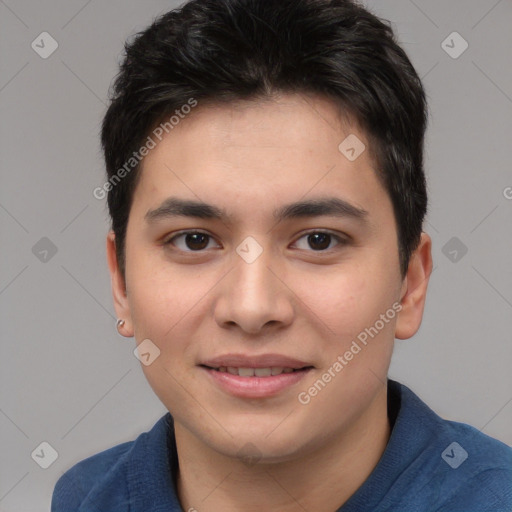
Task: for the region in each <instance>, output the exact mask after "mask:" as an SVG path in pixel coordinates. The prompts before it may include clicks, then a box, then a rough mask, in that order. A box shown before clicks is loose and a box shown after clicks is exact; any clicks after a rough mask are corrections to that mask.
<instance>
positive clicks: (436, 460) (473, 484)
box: [400, 385, 512, 512]
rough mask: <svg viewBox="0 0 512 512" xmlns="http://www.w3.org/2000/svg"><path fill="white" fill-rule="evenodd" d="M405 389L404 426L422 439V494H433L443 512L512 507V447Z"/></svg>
mask: <svg viewBox="0 0 512 512" xmlns="http://www.w3.org/2000/svg"><path fill="white" fill-rule="evenodd" d="M400 388H401V399H402V401H403V405H405V409H406V411H403V412H404V416H405V418H406V419H407V421H406V425H402V427H404V426H406V427H409V428H410V432H411V438H412V439H414V438H416V439H418V438H422V442H420V443H417V444H416V447H417V449H418V452H416V453H415V454H414V458H415V464H414V465H415V466H416V469H417V472H416V477H417V480H416V485H417V486H418V487H417V489H416V491H417V492H418V494H417V495H418V496H421V495H422V494H423V493H426V494H428V495H430V497H431V498H432V502H433V503H436V508H435V510H436V511H439V512H441V511H450V512H451V511H458V510H460V511H463V510H479V511H501V510H503V511H507V512H509V511H510V510H512V448H511V447H510V446H508V445H506V444H505V443H502V442H501V441H499V440H497V439H494V438H492V437H490V436H488V435H486V434H484V433H483V432H481V431H479V430H478V429H476V428H474V427H472V426H470V425H467V424H465V423H460V422H456V421H450V420H446V419H443V418H441V417H440V416H438V415H437V414H436V413H435V412H434V411H432V410H431V409H430V408H429V407H428V406H427V405H426V404H425V403H423V402H422V401H421V400H420V399H419V398H418V397H417V396H416V395H415V394H414V393H413V392H412V391H411V390H410V389H408V388H407V387H406V386H404V385H400ZM420 432H421V433H420ZM404 435H407V434H404ZM412 439H411V440H412ZM411 446H412V443H411Z"/></svg>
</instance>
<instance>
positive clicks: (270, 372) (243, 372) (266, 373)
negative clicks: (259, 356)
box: [200, 365, 313, 377]
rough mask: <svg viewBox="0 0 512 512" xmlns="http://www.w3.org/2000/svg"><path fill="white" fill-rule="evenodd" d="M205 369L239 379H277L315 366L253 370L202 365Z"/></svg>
mask: <svg viewBox="0 0 512 512" xmlns="http://www.w3.org/2000/svg"><path fill="white" fill-rule="evenodd" d="M200 366H202V367H203V368H207V369H209V370H214V371H217V372H220V373H229V374H230V375H238V376H239V377H275V376H276V375H281V374H283V373H294V372H302V371H304V370H309V369H311V368H313V366H304V367H302V368H291V367H283V366H268V367H264V368H251V367H236V366H219V367H214V366H206V365H200Z"/></svg>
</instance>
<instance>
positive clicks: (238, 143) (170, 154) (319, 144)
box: [134, 95, 390, 215]
mask: <svg viewBox="0 0 512 512" xmlns="http://www.w3.org/2000/svg"><path fill="white" fill-rule="evenodd" d="M340 112H341V111H340V109H339V108H337V106H336V105H335V104H334V102H332V101H330V100H328V99H324V98H319V97H314V96H306V95H282V96H280V97H275V98H273V99H271V100H263V101H239V102H235V103H228V104H222V105H219V104H217V105H215V104H205V105H201V103H200V102H199V104H198V106H197V107H195V109H194V111H193V112H192V113H191V114H190V115H188V116H184V118H183V119H182V120H181V121H180V122H179V123H178V124H177V125H176V126H174V127H173V129H172V130H171V131H169V133H167V134H165V135H164V136H163V138H162V140H161V141H160V142H158V143H157V145H156V147H155V148H154V149H152V150H151V151H150V152H149V154H148V155H147V156H146V157H145V159H144V161H143V163H142V166H141V172H142V176H141V179H140V182H139V185H138V187H137V190H136V192H135V197H134V207H140V208H141V209H145V210H144V211H143V212H141V213H142V214H143V215H145V214H146V213H147V212H148V211H149V210H150V209H152V208H155V207H156V206H158V205H159V204H160V203H161V202H163V201H165V199H166V198H168V197H169V196H181V197H185V198H188V199H194V200H198V199H199V200H201V201H204V202H208V203H211V204H217V205H221V206H222V205H224V206H226V209H227V210H228V212H229V211H232V212H233V214H235V213H242V212H244V211H245V213H247V214H250V213H251V211H252V214H253V215H255V214H257V213H258V212H261V211H263V210H264V209H265V208H266V206H267V205H268V208H269V213H270V214H271V215H272V214H273V213H274V212H275V209H276V206H277V205H279V204H283V203H291V202H294V201H297V200H298V199H300V198H308V197H319V196H327V195H329V196H331V197H332V195H333V193H334V194H335V195H338V196H339V197H341V198H343V199H346V200H350V203H351V204H353V205H354V206H356V207H359V208H360V209H366V210H368V208H367V206H372V205H373V206H375V205H376V204H377V203H379V202H381V203H382V204H383V206H388V207H389V206H390V204H389V199H388V196H387V193H386V191H385V190H384V189H383V188H382V186H381V183H380V180H378V178H377V176H376V170H375V163H374V162H373V160H372V158H371V156H370V152H369V150H368V147H369V144H368V140H367V138H366V135H365V133H364V132H362V131H361V130H360V128H359V127H358V125H357V123H355V122H354V121H353V119H351V118H350V117H349V116H346V115H345V116H344V115H343V113H342V112H341V113H340ZM345 141H348V142H345ZM347 149H348V150H349V151H348V152H347ZM352 149H353V151H352V152H351V150H352ZM354 153H355V156H356V158H353V157H354ZM359 153H360V154H359ZM349 157H350V158H349ZM386 203H387V204H386Z"/></svg>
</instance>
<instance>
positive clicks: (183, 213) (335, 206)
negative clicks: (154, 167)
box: [144, 197, 368, 223]
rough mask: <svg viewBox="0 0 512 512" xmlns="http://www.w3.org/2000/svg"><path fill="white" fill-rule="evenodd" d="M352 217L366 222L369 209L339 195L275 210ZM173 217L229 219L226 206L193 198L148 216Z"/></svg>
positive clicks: (283, 215)
mask: <svg viewBox="0 0 512 512" xmlns="http://www.w3.org/2000/svg"><path fill="white" fill-rule="evenodd" d="M322 215H324V216H331V217H348V218H352V219H354V220H358V221H360V222H362V223H367V221H368V211H367V210H365V209H363V208H359V207H357V206H354V205H353V204H350V203H349V202H347V201H345V200H343V199H340V198H338V197H327V198H320V199H310V200H304V201H297V202H294V203H291V204H287V205H284V206H281V207H280V208H278V209H276V210H274V212H273V216H274V219H275V220H276V221H278V222H280V221H283V220H286V219H295V218H303V217H320V216H322ZM173 217H195V218H198V219H215V220H221V221H227V220H229V216H228V214H227V213H226V211H225V210H223V209H221V208H218V207H217V206H214V205H211V204H208V203H204V202H201V201H195V200H190V199H180V198H177V197H169V198H167V199H166V200H165V201H164V202H163V203H162V204H161V205H160V206H159V207H158V208H155V209H154V210H149V211H148V212H147V213H146V215H145V216H144V218H145V219H146V221H147V222H148V223H154V222H156V221H159V220H164V219H169V218H173Z"/></svg>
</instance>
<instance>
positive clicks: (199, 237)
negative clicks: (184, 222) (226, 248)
mask: <svg viewBox="0 0 512 512" xmlns="http://www.w3.org/2000/svg"><path fill="white" fill-rule="evenodd" d="M212 240H213V238H212V237H211V236H210V235H208V234H206V233H202V232H200V231H187V232H184V233H180V234H178V235H175V236H173V237H172V238H170V239H169V240H167V241H166V242H165V245H174V246H175V247H177V248H178V249H180V250H181V251H184V252H193V251H195V252H197V251H202V250H203V249H206V248H208V246H209V244H210V242H211V241H212Z"/></svg>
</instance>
